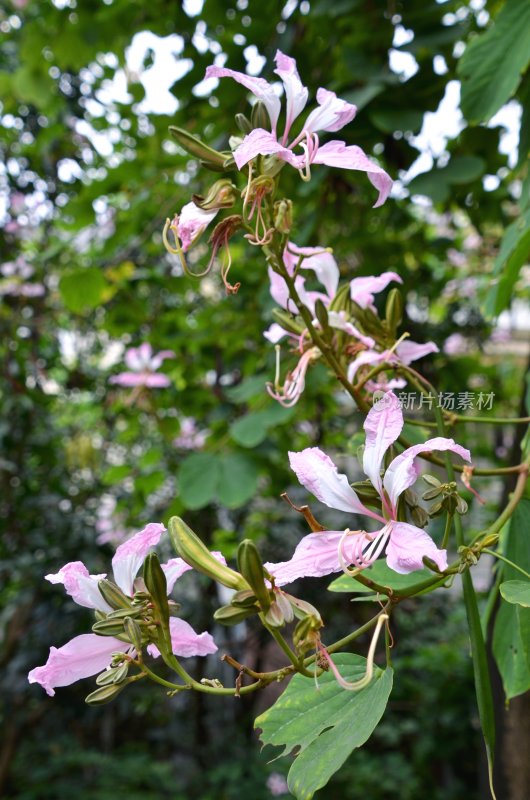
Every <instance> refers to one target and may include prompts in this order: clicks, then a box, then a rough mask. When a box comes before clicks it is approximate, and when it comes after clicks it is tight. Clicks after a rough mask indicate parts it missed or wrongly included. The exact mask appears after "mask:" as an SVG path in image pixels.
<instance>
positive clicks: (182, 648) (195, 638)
mask: <svg viewBox="0 0 530 800" xmlns="http://www.w3.org/2000/svg"><path fill="white" fill-rule="evenodd" d="M169 632H170V634H171V645H172V648H173V653H174V654H175V655H176V656H180V657H181V658H191V657H192V656H208V655H210V654H211V653H216V652H217V645H216V644H215V642H214V640H213V637H212V635H211V634H210V633H208V632H207V631H204V632H203V633H197V632H196V631H194V630H193V628H192V627H191V625H190V624H189V623H188V622H186V620H184V619H180V618H179V617H171V619H170V620H169ZM147 652H148V653H149V655H150V656H153V657H154V658H158V656H159V655H160V651H159V649H158V647H157V646H156V645H155V644H150V645H148V646H147Z"/></svg>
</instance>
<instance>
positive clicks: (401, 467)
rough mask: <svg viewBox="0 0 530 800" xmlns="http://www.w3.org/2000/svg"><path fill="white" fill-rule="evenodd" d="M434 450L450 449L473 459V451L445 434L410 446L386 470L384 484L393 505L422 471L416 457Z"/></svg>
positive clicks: (467, 459)
mask: <svg viewBox="0 0 530 800" xmlns="http://www.w3.org/2000/svg"><path fill="white" fill-rule="evenodd" d="M433 450H450V451H451V452H453V453H456V454H457V455H459V456H461V457H462V458H463V459H464V461H471V453H470V452H469V450H466V448H465V447H462V446H461V445H459V444H456V442H455V441H454V440H453V439H446V438H445V437H444V436H436V437H435V438H434V439H428V440H427V441H426V442H424V443H423V444H415V445H413V446H412V447H408V448H407V449H406V450H404V451H403V453H400V454H399V456H396V458H394V460H393V461H392V462H391V463H390V465H389V466H388V469H387V470H386V472H385V477H384V480H383V485H384V487H385V489H386V491H387V492H388V496H389V498H390V502H391V503H392V507H393V508H395V507H396V505H397V501H398V498H399V496H400V495H401V494H403V492H404V491H405V489H408V488H409V486H412V484H413V483H414V482H415V481H416V480H417V478H418V477H419V474H420V471H419V467H418V466H417V464H416V458H417V456H419V454H420V453H429V452H432V451H433Z"/></svg>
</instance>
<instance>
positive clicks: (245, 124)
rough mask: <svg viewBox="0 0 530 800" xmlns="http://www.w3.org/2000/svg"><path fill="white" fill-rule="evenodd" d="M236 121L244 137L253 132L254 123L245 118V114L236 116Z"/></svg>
mask: <svg viewBox="0 0 530 800" xmlns="http://www.w3.org/2000/svg"><path fill="white" fill-rule="evenodd" d="M235 120H236V125H237V127H238V128H239V130H240V131H241V133H242V134H243V135H244V136H246V135H247V134H248V133H250V131H251V130H252V123H251V122H250V120H249V119H248V117H245V115H244V114H236V116H235Z"/></svg>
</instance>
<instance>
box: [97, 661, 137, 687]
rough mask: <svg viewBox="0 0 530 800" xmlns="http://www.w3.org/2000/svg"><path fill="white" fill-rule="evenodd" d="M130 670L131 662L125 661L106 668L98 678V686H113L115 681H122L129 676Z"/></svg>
mask: <svg viewBox="0 0 530 800" xmlns="http://www.w3.org/2000/svg"><path fill="white" fill-rule="evenodd" d="M128 671H129V662H128V661H124V662H123V663H122V664H120V665H119V666H118V667H111V668H110V669H106V670H105V672H102V673H101V674H100V675H98V676H97V678H96V683H97V685H98V686H111V685H113V684H115V683H121V682H122V681H123V680H125V678H126V677H127V673H128Z"/></svg>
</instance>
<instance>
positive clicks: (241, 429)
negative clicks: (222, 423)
mask: <svg viewBox="0 0 530 800" xmlns="http://www.w3.org/2000/svg"><path fill="white" fill-rule="evenodd" d="M293 414H294V410H293V409H292V408H283V407H282V406H281V405H279V404H278V403H276V404H274V405H271V406H270V408H266V409H263V411H254V412H251V413H250V414H246V415H245V416H244V417H241V418H240V419H238V420H236V421H235V422H234V423H233V424H232V425H231V426H230V435H231V437H232V439H233V440H234V441H235V442H237V443H238V444H240V445H241V446H242V447H255V446H256V445H258V444H261V442H262V441H263V440H264V439H265V438H266V437H267V433H268V431H269V429H270V428H272V427H274V426H275V425H281V424H282V423H284V422H287V420H289V419H291V417H292V416H293Z"/></svg>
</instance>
